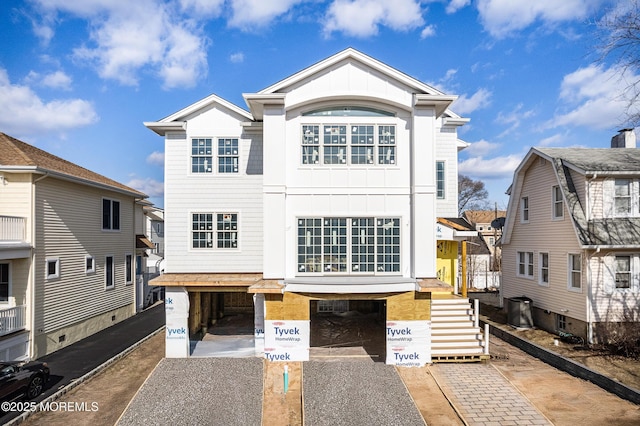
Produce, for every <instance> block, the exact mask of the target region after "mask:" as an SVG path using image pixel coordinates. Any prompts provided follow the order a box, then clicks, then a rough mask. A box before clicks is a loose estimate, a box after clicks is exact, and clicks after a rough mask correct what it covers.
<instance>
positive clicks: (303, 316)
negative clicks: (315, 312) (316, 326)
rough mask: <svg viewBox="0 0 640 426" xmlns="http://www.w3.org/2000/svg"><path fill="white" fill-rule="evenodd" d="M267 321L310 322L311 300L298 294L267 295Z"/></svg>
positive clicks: (265, 297)
mask: <svg viewBox="0 0 640 426" xmlns="http://www.w3.org/2000/svg"><path fill="white" fill-rule="evenodd" d="M264 300H265V308H266V309H265V311H266V312H265V319H266V320H306V321H308V320H310V319H311V317H310V314H309V300H310V299H309V298H308V297H306V296H303V295H301V294H296V293H284V294H269V293H267V294H265V295H264Z"/></svg>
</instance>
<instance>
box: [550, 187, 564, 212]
mask: <svg viewBox="0 0 640 426" xmlns="http://www.w3.org/2000/svg"><path fill="white" fill-rule="evenodd" d="M558 205H559V206H560V214H559V215H558V214H557V213H558V212H557V207H558ZM551 218H552V219H553V220H564V200H563V198H562V190H561V189H560V185H554V186H552V187H551Z"/></svg>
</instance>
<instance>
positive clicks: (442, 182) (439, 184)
mask: <svg viewBox="0 0 640 426" xmlns="http://www.w3.org/2000/svg"><path fill="white" fill-rule="evenodd" d="M440 165H442V179H439V178H438V174H439V173H440V170H438V166H440ZM446 170H447V167H446V161H441V160H438V161H436V199H438V200H446V199H447V191H446V189H447V188H446V183H447V175H446Z"/></svg>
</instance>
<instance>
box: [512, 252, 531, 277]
mask: <svg viewBox="0 0 640 426" xmlns="http://www.w3.org/2000/svg"><path fill="white" fill-rule="evenodd" d="M520 255H523V260H522V261H521V260H520V257H521V256H520ZM520 265H522V266H523V269H524V273H521V272H520ZM533 266H534V264H533V252H532V251H517V252H516V276H518V277H520V278H526V279H528V280H532V279H533V275H534V274H533Z"/></svg>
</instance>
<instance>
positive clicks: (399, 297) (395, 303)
mask: <svg viewBox="0 0 640 426" xmlns="http://www.w3.org/2000/svg"><path fill="white" fill-rule="evenodd" d="M430 319H431V293H417V292H412V291H409V292H406V293H400V294H396V295H393V296H390V297H388V298H387V321H414V320H430Z"/></svg>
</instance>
